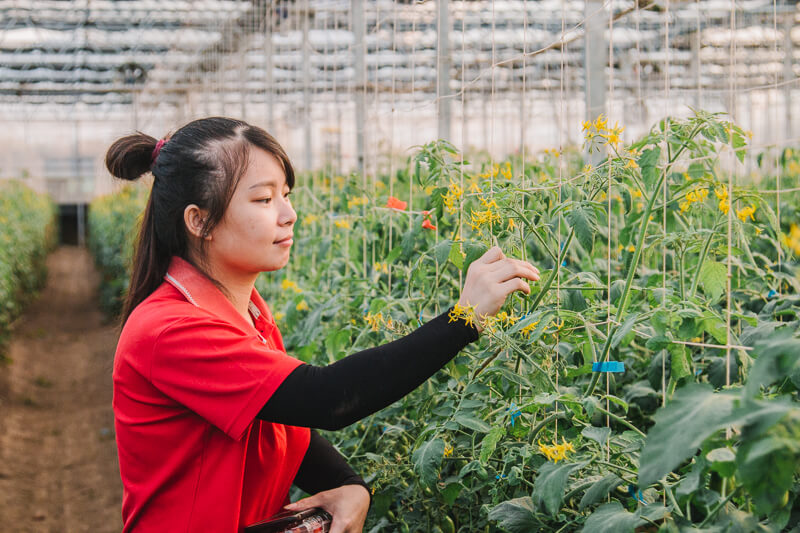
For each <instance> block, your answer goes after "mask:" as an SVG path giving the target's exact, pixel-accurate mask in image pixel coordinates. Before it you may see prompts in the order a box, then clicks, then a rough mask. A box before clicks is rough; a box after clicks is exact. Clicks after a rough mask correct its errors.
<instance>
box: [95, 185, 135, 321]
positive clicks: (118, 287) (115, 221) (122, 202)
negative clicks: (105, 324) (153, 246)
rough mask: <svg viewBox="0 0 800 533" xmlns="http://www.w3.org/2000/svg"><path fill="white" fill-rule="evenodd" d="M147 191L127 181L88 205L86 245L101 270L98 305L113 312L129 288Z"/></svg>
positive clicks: (119, 310) (116, 311) (108, 311)
mask: <svg viewBox="0 0 800 533" xmlns="http://www.w3.org/2000/svg"><path fill="white" fill-rule="evenodd" d="M147 194H148V193H147V189H146V188H145V187H142V186H140V185H128V186H126V187H124V188H122V189H120V190H119V191H118V192H115V193H112V194H108V195H105V196H99V197H97V198H95V199H94V200H92V203H91V204H90V205H89V213H88V223H89V232H88V234H89V235H88V240H87V246H88V247H89V251H90V252H91V254H92V256H93V257H94V260H95V264H96V265H97V267H98V269H99V270H100V274H101V278H100V288H99V294H100V305H101V307H102V309H103V310H104V311H105V312H106V313H108V314H109V315H112V316H113V315H117V314H119V313H120V312H121V310H122V305H123V303H124V300H125V295H126V294H127V291H128V285H129V284H130V268H131V263H132V257H133V244H134V239H135V238H136V235H137V231H138V225H139V223H140V219H141V215H142V211H143V210H144V206H145V204H146V203H147Z"/></svg>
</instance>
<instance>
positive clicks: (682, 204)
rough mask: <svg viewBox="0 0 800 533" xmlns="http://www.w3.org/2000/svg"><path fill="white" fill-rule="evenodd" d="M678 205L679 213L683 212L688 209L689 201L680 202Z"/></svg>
mask: <svg viewBox="0 0 800 533" xmlns="http://www.w3.org/2000/svg"><path fill="white" fill-rule="evenodd" d="M678 205H680V208H681V213H685V212H686V211H688V210H689V202H681V203H680V204H678Z"/></svg>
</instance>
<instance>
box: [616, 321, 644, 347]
mask: <svg viewBox="0 0 800 533" xmlns="http://www.w3.org/2000/svg"><path fill="white" fill-rule="evenodd" d="M638 318H639V313H631V314H630V315H629V316H628V318H627V319H626V320H625V322H623V323H622V325H621V326H619V327H617V328H616V329H615V330H614V334H613V335H612V336H611V347H612V348H616V347H617V346H619V343H620V342H621V341H622V339H623V338H624V337H625V335H627V334H628V333H630V332H631V330H632V329H633V326H634V325H635V324H636V319H638Z"/></svg>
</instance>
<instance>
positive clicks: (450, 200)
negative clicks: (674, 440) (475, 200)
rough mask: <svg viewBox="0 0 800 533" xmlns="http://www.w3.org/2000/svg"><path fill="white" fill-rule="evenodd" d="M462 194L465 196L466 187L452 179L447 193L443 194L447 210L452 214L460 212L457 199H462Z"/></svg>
mask: <svg viewBox="0 0 800 533" xmlns="http://www.w3.org/2000/svg"><path fill="white" fill-rule="evenodd" d="M462 196H464V189H463V188H462V187H461V186H460V185H459V184H458V183H456V182H454V181H451V182H450V185H448V186H447V193H446V194H445V195H444V196H442V202H443V203H444V208H445V210H447V212H448V213H450V214H451V215H452V214H453V213H456V212H458V206H457V205H456V201H457V200H460V199H461V197H462Z"/></svg>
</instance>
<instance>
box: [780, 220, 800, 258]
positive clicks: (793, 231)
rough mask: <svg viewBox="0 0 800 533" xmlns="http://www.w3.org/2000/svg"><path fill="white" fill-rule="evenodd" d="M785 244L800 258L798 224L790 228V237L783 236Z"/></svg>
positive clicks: (799, 230) (799, 231) (799, 229)
mask: <svg viewBox="0 0 800 533" xmlns="http://www.w3.org/2000/svg"><path fill="white" fill-rule="evenodd" d="M783 244H785V245H786V247H787V248H789V249H790V250H791V251H792V252H794V255H796V256H800V226H798V225H797V224H792V225H791V226H790V228H789V235H784V236H783Z"/></svg>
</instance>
